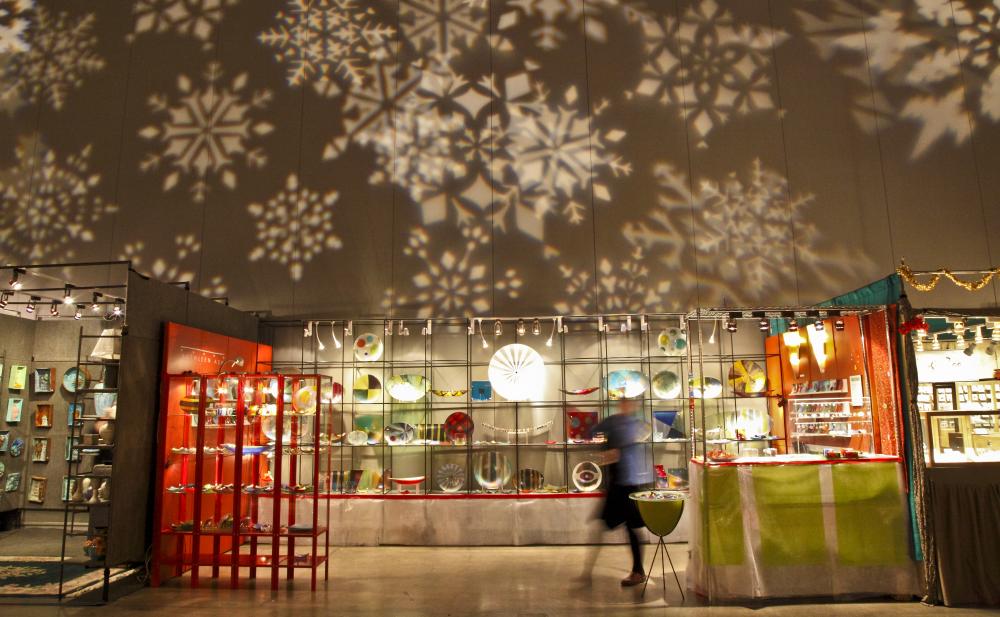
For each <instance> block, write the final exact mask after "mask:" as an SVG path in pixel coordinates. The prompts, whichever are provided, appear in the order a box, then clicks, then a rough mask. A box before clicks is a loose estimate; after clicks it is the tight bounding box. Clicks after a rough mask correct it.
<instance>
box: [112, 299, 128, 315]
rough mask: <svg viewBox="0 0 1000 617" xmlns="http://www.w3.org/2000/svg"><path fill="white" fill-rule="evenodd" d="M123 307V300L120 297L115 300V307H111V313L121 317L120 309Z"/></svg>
mask: <svg viewBox="0 0 1000 617" xmlns="http://www.w3.org/2000/svg"><path fill="white" fill-rule="evenodd" d="M124 309H125V301H124V300H122V299H121V298H117V299H116V300H115V308H113V309H111V314H112V315H114V316H115V317H121V316H122V311H123V310H124Z"/></svg>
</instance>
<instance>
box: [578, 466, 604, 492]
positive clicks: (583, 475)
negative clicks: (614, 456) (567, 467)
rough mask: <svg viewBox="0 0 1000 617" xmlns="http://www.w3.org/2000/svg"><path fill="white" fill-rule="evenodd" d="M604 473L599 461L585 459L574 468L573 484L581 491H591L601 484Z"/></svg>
mask: <svg viewBox="0 0 1000 617" xmlns="http://www.w3.org/2000/svg"><path fill="white" fill-rule="evenodd" d="M602 479H604V474H603V473H602V472H601V468H600V467H598V466H597V463H594V462H593V461H583V462H582V463H577V464H576V467H574V468H573V486H575V487H576V490H578V491H580V492H581V493H591V492H593V491H596V490H597V489H598V488H600V486H601V480H602Z"/></svg>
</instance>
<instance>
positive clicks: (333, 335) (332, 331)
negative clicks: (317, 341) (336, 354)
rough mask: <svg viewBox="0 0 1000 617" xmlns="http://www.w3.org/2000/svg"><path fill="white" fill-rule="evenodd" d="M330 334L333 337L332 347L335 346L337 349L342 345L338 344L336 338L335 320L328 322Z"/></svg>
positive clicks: (338, 340)
mask: <svg viewBox="0 0 1000 617" xmlns="http://www.w3.org/2000/svg"><path fill="white" fill-rule="evenodd" d="M330 336H331V337H333V346H334V347H336V348H337V349H340V348H341V347H343V345H341V344H340V339H338V338H337V322H335V321H331V322H330Z"/></svg>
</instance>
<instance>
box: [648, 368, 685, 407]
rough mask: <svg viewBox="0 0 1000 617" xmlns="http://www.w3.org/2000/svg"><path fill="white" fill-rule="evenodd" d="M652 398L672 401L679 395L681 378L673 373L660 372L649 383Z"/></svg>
mask: <svg viewBox="0 0 1000 617" xmlns="http://www.w3.org/2000/svg"><path fill="white" fill-rule="evenodd" d="M650 388H651V389H652V391H653V396H655V397H656V398H658V399H664V400H667V399H673V398H677V397H678V396H680V395H681V378H680V377H678V376H677V373H675V372H673V371H660V372H659V373H657V374H655V375H653V380H652V381H651V382H650Z"/></svg>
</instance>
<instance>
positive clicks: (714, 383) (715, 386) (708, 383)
mask: <svg viewBox="0 0 1000 617" xmlns="http://www.w3.org/2000/svg"><path fill="white" fill-rule="evenodd" d="M688 387H689V388H690V389H691V396H693V397H694V398H719V397H720V396H722V382H721V381H719V380H718V379H716V378H715V377H706V378H705V384H704V395H703V394H702V380H700V379H695V378H694V377H692V378H691V379H688Z"/></svg>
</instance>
